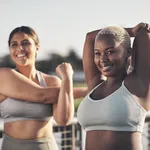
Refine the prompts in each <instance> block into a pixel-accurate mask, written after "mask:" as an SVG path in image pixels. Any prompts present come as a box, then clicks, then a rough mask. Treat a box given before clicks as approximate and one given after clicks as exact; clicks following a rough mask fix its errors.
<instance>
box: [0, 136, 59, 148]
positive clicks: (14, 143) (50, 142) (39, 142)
mask: <svg viewBox="0 0 150 150" xmlns="http://www.w3.org/2000/svg"><path fill="white" fill-rule="evenodd" d="M1 150H58V147H57V145H56V142H55V139H53V138H41V139H36V140H20V139H14V138H12V137H10V136H8V135H6V134H3V142H2V148H1Z"/></svg>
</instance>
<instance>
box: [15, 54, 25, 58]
mask: <svg viewBox="0 0 150 150" xmlns="http://www.w3.org/2000/svg"><path fill="white" fill-rule="evenodd" d="M25 55H26V54H19V55H17V57H19V58H20V57H24V56H25Z"/></svg>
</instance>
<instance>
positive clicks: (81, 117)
mask: <svg viewBox="0 0 150 150" xmlns="http://www.w3.org/2000/svg"><path fill="white" fill-rule="evenodd" d="M98 86H100V84H99V85H98ZM98 86H96V87H95V88H94V89H93V90H92V91H91V92H90V93H89V94H88V95H87V96H86V97H85V98H84V100H83V101H82V102H81V103H80V106H79V108H78V112H77V117H78V121H79V123H80V124H81V126H82V127H83V128H84V129H85V130H86V131H90V130H111V131H131V132H135V131H139V132H142V129H143V126H144V121H145V117H146V114H147V111H146V110H145V109H144V108H143V107H142V106H141V105H140V104H139V103H138V102H137V100H136V99H135V98H134V97H133V96H132V94H131V93H130V92H129V91H128V89H127V88H126V87H125V86H124V81H123V83H122V86H121V87H120V88H119V89H117V90H116V91H115V92H114V93H112V94H110V95H109V96H107V97H105V98H103V99H100V100H93V99H92V98H91V97H90V94H91V93H92V92H93V91H94V90H95V89H96V88H97V87H98Z"/></svg>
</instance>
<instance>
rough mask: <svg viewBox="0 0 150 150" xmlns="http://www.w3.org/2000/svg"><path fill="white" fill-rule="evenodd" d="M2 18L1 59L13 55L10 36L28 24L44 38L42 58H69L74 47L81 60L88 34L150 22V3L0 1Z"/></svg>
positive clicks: (148, 0) (116, 0)
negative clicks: (114, 27)
mask: <svg viewBox="0 0 150 150" xmlns="http://www.w3.org/2000/svg"><path fill="white" fill-rule="evenodd" d="M0 18H1V19H0V45H1V51H0V52H1V53H0V56H2V55H4V54H8V53H9V50H8V46H7V40H8V36H9V33H10V32H11V31H12V30H13V29H14V28H15V27H18V26H21V25H27V26H31V27H32V28H34V29H35V30H36V32H37V33H38V35H39V38H40V42H41V48H40V51H39V54H38V59H44V58H46V56H48V53H51V52H56V53H59V54H61V55H65V54H67V52H68V49H70V48H74V49H75V50H76V52H77V54H78V55H79V56H80V57H81V56H82V49H83V44H84V39H85V35H86V33H87V32H88V31H91V30H94V29H98V28H102V27H105V26H107V25H121V26H124V27H132V26H134V25H136V24H137V23H139V22H141V21H142V22H147V23H150V0H144V1H142V0H130V1H129V0H126V1H121V0H24V1H23V0H0Z"/></svg>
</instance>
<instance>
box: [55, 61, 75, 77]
mask: <svg viewBox="0 0 150 150" xmlns="http://www.w3.org/2000/svg"><path fill="white" fill-rule="evenodd" d="M56 73H57V74H58V75H59V76H60V78H61V79H70V78H71V79H72V76H73V73H74V71H73V69H72V66H71V64H70V63H62V64H60V65H58V66H57V68H56Z"/></svg>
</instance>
